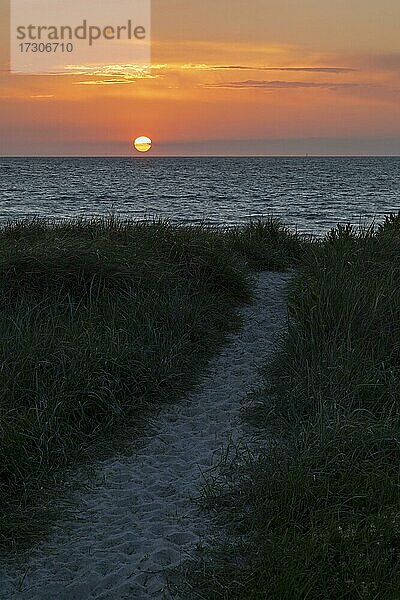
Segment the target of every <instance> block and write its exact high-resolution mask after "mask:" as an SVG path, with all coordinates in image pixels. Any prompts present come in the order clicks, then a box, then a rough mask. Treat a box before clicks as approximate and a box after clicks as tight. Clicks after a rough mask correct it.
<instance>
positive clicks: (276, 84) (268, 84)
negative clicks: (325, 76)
mask: <svg viewBox="0 0 400 600" xmlns="http://www.w3.org/2000/svg"><path fill="white" fill-rule="evenodd" d="M203 87H216V88H226V89H232V90H234V89H265V90H271V89H272V90H279V89H297V88H319V89H329V90H336V89H343V88H345V89H349V88H359V87H365V84H359V83H329V82H325V81H324V82H318V81H279V80H278V81H259V80H252V79H248V80H247V81H228V82H220V83H209V84H205V85H204V86H203ZM368 87H378V86H377V85H376V84H371V85H368Z"/></svg>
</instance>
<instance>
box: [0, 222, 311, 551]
mask: <svg viewBox="0 0 400 600" xmlns="http://www.w3.org/2000/svg"><path fill="white" fill-rule="evenodd" d="M268 223H269V224H268V225H266V224H265V225H263V224H261V223H260V224H258V225H254V226H253V225H249V228H245V229H242V230H241V233H240V232H239V230H236V231H235V232H232V231H231V232H229V234H228V233H227V232H224V231H220V230H214V229H212V228H207V227H179V226H172V225H170V224H168V223H163V222H153V223H133V222H120V221H117V220H114V219H107V220H93V221H90V220H89V221H75V222H63V223H49V222H45V221H32V222H28V223H27V222H19V223H10V224H8V225H6V226H4V227H3V228H2V229H1V230H0V339H1V344H0V353H1V356H0V365H1V371H0V499H1V503H0V507H1V508H0V544H3V545H18V544H19V543H20V542H21V541H22V540H23V539H24V538H25V537H26V536H27V535H28V534H30V535H32V534H34V532H35V531H34V530H35V522H34V520H33V519H32V518H29V511H30V510H31V509H32V507H34V506H35V505H37V504H38V502H39V503H40V501H41V498H42V497H43V490H46V489H47V488H48V486H49V481H50V480H51V479H54V478H55V477H56V476H57V473H58V472H59V470H60V469H61V468H63V467H65V466H71V465H73V464H75V463H76V462H77V461H78V460H82V459H85V458H89V457H90V456H91V455H92V453H93V451H94V449H95V447H96V443H97V444H98V445H103V446H104V445H106V444H107V443H110V442H111V439H112V438H113V436H115V435H116V432H117V430H118V427H122V426H123V424H124V423H129V426H130V427H132V426H133V427H134V426H135V423H136V424H137V426H138V427H139V424H140V423H141V421H142V417H143V413H144V411H148V410H149V409H150V408H151V407H157V406H160V405H161V404H162V403H165V402H171V401H173V400H174V399H176V398H178V397H179V396H180V395H182V393H183V392H184V391H185V390H187V389H188V388H189V387H190V386H191V385H193V384H194V383H195V381H196V379H197V377H198V375H199V373H200V371H201V369H202V367H204V365H205V364H206V360H207V359H208V358H209V357H210V355H211V354H212V353H213V352H214V351H215V348H216V347H217V346H218V344H220V343H221V341H222V339H223V336H224V334H225V333H226V331H228V330H229V329H230V328H231V327H232V326H233V324H234V322H235V313H234V308H235V306H236V305H237V304H238V303H240V302H243V301H246V300H248V299H249V297H250V282H251V277H250V272H249V270H248V266H247V263H248V260H247V254H248V253H249V252H250V250H251V243H250V242H249V241H248V239H247V241H246V243H245V244H242V245H241V244H240V240H241V235H243V236H246V238H249V235H250V234H249V232H252V231H253V228H255V229H257V228H258V229H263V228H264V229H265V235H264V238H263V239H262V236H260V235H258V236H257V244H260V245H261V246H264V252H263V253H262V254H260V255H259V257H258V260H259V263H260V266H268V262H269V261H270V262H271V266H273V267H274V268H275V266H276V264H277V262H276V261H277V259H276V256H275V255H274V256H272V254H273V252H274V247H275V243H276V244H278V242H279V243H281V242H280V240H281V238H282V239H284V240H286V239H287V240H288V244H289V242H290V244H292V240H291V238H290V236H289V234H288V233H287V232H286V230H285V229H284V228H283V227H281V226H280V225H279V224H278V223H276V222H272V221H269V222H268ZM272 235H273V236H274V240H275V241H274V242H273V243H271V236H272ZM293 239H294V244H297V242H296V240H297V238H296V236H293ZM281 245H282V244H281ZM291 251H292V250H291ZM299 251H300V245H299ZM269 254H271V258H269ZM281 258H282V264H283V262H284V261H286V260H287V258H286V256H285V255H284V253H283V252H282V251H281ZM261 263H262V264H261ZM283 266H284V265H283ZM39 525H40V527H41V526H42V525H43V523H39ZM40 527H39V528H40Z"/></svg>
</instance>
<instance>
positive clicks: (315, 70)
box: [214, 65, 357, 73]
mask: <svg viewBox="0 0 400 600" xmlns="http://www.w3.org/2000/svg"><path fill="white" fill-rule="evenodd" d="M214 68H215V69H216V70H226V71H289V72H290V71H293V72H303V73H354V72H355V71H357V69H353V68H350V67H250V66H244V65H222V66H216V67H214Z"/></svg>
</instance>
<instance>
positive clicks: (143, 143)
mask: <svg viewBox="0 0 400 600" xmlns="http://www.w3.org/2000/svg"><path fill="white" fill-rule="evenodd" d="M133 145H134V147H135V150H137V151H138V152H148V151H149V150H151V146H152V141H151V139H150V138H149V137H147V136H146V135H141V136H140V137H138V138H136V140H135V141H134V142H133Z"/></svg>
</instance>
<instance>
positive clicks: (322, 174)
mask: <svg viewBox="0 0 400 600" xmlns="http://www.w3.org/2000/svg"><path fill="white" fill-rule="evenodd" d="M399 210H400V157H276V158H275V157H249V158H233V157H232V158H225V157H223V158H221V157H215V158H214V157H198V158H158V157H147V156H146V157H139V158H136V157H127V158H103V157H99V158H0V222H5V221H9V220H15V219H31V218H35V217H40V218H46V219H57V220H58V219H67V218H71V217H97V216H111V215H113V216H115V217H120V218H122V219H126V218H129V219H139V220H143V219H153V218H163V219H167V220H169V221H171V222H174V223H176V222H178V223H189V224H198V223H209V224H213V225H216V226H233V225H238V224H244V223H247V222H248V221H250V220H257V219H262V218H265V217H270V216H273V217H275V218H278V219H280V220H281V221H282V222H284V223H285V224H286V225H288V226H290V227H291V228H293V229H296V230H297V231H298V232H300V233H308V234H313V235H318V236H319V235H323V234H324V233H326V232H327V231H329V230H330V229H331V228H333V227H335V226H336V225H337V224H339V223H351V224H353V225H355V226H362V227H365V226H368V225H370V224H371V223H372V222H375V223H377V222H380V221H381V220H382V219H383V217H384V215H385V214H388V213H390V212H398V211H399Z"/></svg>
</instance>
